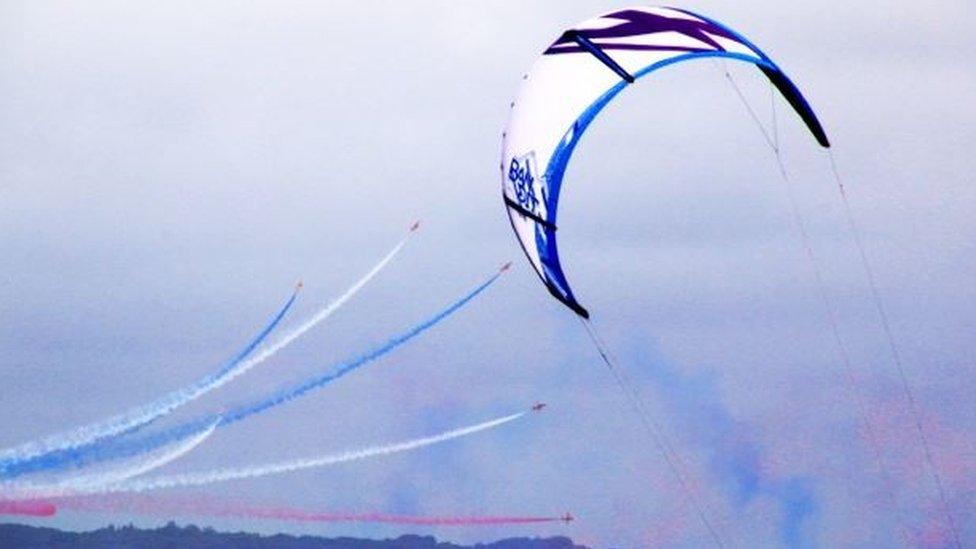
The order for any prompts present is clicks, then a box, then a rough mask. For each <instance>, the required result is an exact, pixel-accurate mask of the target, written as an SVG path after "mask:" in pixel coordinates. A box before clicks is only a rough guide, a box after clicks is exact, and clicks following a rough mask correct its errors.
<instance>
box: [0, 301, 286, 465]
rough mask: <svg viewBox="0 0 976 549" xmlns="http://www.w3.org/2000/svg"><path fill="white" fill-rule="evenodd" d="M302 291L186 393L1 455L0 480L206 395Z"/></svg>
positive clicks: (127, 430)
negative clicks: (14, 472) (47, 456)
mask: <svg viewBox="0 0 976 549" xmlns="http://www.w3.org/2000/svg"><path fill="white" fill-rule="evenodd" d="M300 288H301V285H299V286H297V287H296V288H295V291H294V292H293V293H292V294H291V297H289V299H288V301H287V302H286V303H285V304H284V306H283V307H282V308H281V310H280V311H278V313H277V314H276V315H275V316H274V318H273V319H272V320H271V322H269V323H268V325H267V326H265V327H264V329H263V330H261V332H260V333H258V335H257V336H255V337H254V339H252V340H251V341H250V342H248V344H247V345H246V346H245V347H244V348H243V349H242V350H241V351H240V352H239V353H238V354H237V355H236V356H234V357H233V358H232V359H231V360H229V361H228V362H226V363H225V364H224V365H223V366H222V367H221V368H220V369H219V370H217V371H216V372H213V373H211V374H208V375H206V376H204V377H203V378H201V379H199V380H197V381H196V382H195V383H193V384H191V385H189V386H186V387H184V388H182V389H177V390H175V391H173V392H171V393H169V394H167V395H165V396H163V397H161V398H159V399H156V400H155V401H153V402H150V403H149V404H145V405H141V406H138V407H136V408H133V409H131V410H129V411H127V412H123V413H121V414H118V415H116V416H112V417H110V418H107V419H104V420H102V421H99V422H96V423H92V424H88V425H84V426H81V427H77V428H75V429H73V430H71V431H68V432H65V433H59V434H56V435H51V436H48V437H45V438H43V439H40V440H37V441H31V442H28V443H25V444H21V445H20V446H15V447H13V448H9V449H7V450H5V451H3V452H0V478H4V477H9V476H10V475H9V473H10V471H13V470H16V469H17V467H18V466H20V465H23V464H25V463H28V462H33V461H37V460H40V459H43V458H44V457H45V456H46V455H48V454H51V453H56V452H60V451H70V450H71V449H72V448H81V447H85V446H89V445H92V444H95V443H97V442H99V441H101V440H104V439H106V438H111V437H116V436H120V435H124V434H128V433H132V432H135V431H137V430H139V429H141V428H142V427H144V426H146V425H148V424H149V423H152V422H154V421H156V420H157V419H159V418H160V417H163V416H165V415H167V414H169V413H170V412H172V411H173V410H175V409H177V408H179V407H180V406H182V405H184V404H186V403H188V402H190V401H192V400H194V399H196V398H198V397H199V396H201V395H203V394H205V393H206V392H207V391H208V390H209V389H210V388H212V387H213V386H215V385H216V384H217V383H218V382H220V381H222V380H224V378H225V377H227V376H230V375H231V374H233V373H234V372H235V368H237V366H238V365H239V364H241V362H242V361H243V360H244V359H246V358H247V357H248V356H249V355H250V354H251V353H252V352H253V351H254V349H255V348H257V346H258V345H260V344H261V343H262V342H263V341H264V340H265V339H266V338H267V337H268V335H270V334H271V332H272V331H273V330H274V329H275V328H276V327H277V326H278V324H279V323H280V322H281V320H282V319H283V318H284V317H285V315H286V314H287V313H288V311H289V310H290V309H291V307H292V305H293V304H294V303H295V299H296V298H297V297H298V292H299V289H300Z"/></svg>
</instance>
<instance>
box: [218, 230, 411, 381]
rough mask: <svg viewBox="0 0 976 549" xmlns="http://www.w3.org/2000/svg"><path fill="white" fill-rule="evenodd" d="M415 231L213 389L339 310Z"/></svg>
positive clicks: (387, 262) (272, 353)
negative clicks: (344, 289) (330, 300)
mask: <svg viewBox="0 0 976 549" xmlns="http://www.w3.org/2000/svg"><path fill="white" fill-rule="evenodd" d="M413 231H414V229H411V230H410V232H409V233H408V234H407V236H405V237H404V238H403V240H401V241H400V242H399V243H398V244H397V245H396V246H394V247H393V249H392V250H390V252H389V253H388V254H386V255H385V256H384V257H383V259H381V260H380V261H379V263H377V264H376V265H374V266H373V268H372V269H370V271H369V272H368V273H366V274H365V275H363V277H362V278H360V279H359V280H357V281H356V283H355V284H353V285H352V286H350V287H349V289H347V290H346V291H345V293H343V294H342V295H340V296H339V297H337V298H335V299H334V300H332V302H330V303H329V304H328V305H326V306H325V307H323V308H322V309H320V310H319V311H318V312H316V313H315V314H314V315H312V316H311V317H309V318H308V320H306V321H305V322H303V323H301V324H299V325H298V326H297V327H295V328H294V329H293V330H291V331H290V332H288V333H286V334H284V335H282V336H281V337H280V338H279V339H278V340H277V341H275V342H274V343H272V344H270V345H268V346H267V347H263V348H261V349H260V350H259V351H258V353H257V354H256V355H254V356H253V357H251V358H249V359H247V360H245V361H244V362H241V364H240V365H239V366H238V367H237V368H235V369H234V370H233V371H232V372H230V373H228V375H227V377H226V378H223V379H221V380H220V381H218V382H217V383H216V384H214V386H213V388H212V389H211V390H213V389H216V388H218V387H220V386H222V385H224V384H226V383H229V382H230V381H231V380H232V379H234V378H235V377H237V376H239V375H241V374H243V373H245V372H247V371H248V370H250V369H251V368H254V367H255V366H257V365H258V364H260V363H262V362H264V361H265V360H267V359H269V358H271V357H272V356H273V355H274V354H275V353H277V352H278V351H280V350H282V349H284V348H285V347H287V346H288V345H289V344H290V343H291V342H293V341H295V340H296V339H298V338H299V337H301V336H302V335H304V334H305V332H307V331H309V330H311V329H312V328H314V327H315V326H316V325H318V324H319V323H321V322H322V321H323V320H325V319H327V318H329V317H330V316H332V314H333V313H335V312H336V311H338V310H339V308H340V307H342V306H343V305H345V304H346V302H347V301H349V300H350V299H352V297H353V296H355V295H356V294H357V293H358V292H359V290H361V289H362V288H363V286H365V285H366V283H367V282H369V281H370V280H372V279H373V277H374V276H376V275H377V274H379V272H380V271H382V270H383V268H384V267H386V266H387V264H389V263H390V261H392V260H393V258H394V257H396V255H397V254H398V253H400V250H402V249H403V247H404V246H405V245H406V244H407V241H408V240H409V239H410V236H411V235H412V234H413Z"/></svg>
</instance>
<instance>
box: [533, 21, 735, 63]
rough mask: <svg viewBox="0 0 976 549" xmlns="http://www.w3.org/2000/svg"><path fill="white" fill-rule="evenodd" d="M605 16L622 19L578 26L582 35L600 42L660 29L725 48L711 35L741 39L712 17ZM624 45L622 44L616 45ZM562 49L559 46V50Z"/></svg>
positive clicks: (569, 40)
mask: <svg viewBox="0 0 976 549" xmlns="http://www.w3.org/2000/svg"><path fill="white" fill-rule="evenodd" d="M603 19H619V20H621V23H620V24H619V25H614V26H612V27H606V28H601V29H575V32H576V33H578V34H579V35H580V36H584V37H586V38H588V39H590V40H593V41H594V43H598V42H597V40H599V39H600V38H624V37H627V36H639V35H642V34H654V33H659V32H676V33H678V34H683V35H685V36H687V37H689V38H692V39H695V40H698V41H700V42H702V43H705V44H708V45H709V46H711V47H712V48H713V49H715V50H719V51H724V48H723V47H722V46H721V44H719V43H718V42H716V41H715V39H714V38H712V36H721V37H722V38H726V39H728V40H734V41H735V42H739V40H738V37H737V36H735V35H734V34H733V33H731V32H729V31H728V30H727V29H725V28H723V27H721V26H719V25H716V24H714V23H712V22H710V21H704V20H696V21H692V20H689V19H684V18H671V17H665V16H663V15H657V14H653V13H647V12H643V11H639V10H621V11H618V12H614V13H608V14H607V15H604V16H603ZM574 43H575V41H574V39H573V37H572V35H568V34H565V33H564V34H563V35H562V36H560V37H559V39H558V40H556V41H555V42H554V43H553V44H552V46H550V47H549V49H548V50H546V52H545V53H558V52H557V51H553V48H556V47H558V46H563V45H570V44H574ZM600 47H601V48H605V49H611V48H609V46H604V45H602V44H601V45H600ZM617 49H623V48H617ZM561 51H562V50H561V49H560V50H559V52H561ZM677 51H707V50H681V49H678V50H677Z"/></svg>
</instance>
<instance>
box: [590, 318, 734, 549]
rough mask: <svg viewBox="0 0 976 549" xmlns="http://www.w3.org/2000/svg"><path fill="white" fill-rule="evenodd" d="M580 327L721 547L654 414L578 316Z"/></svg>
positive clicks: (601, 342)
mask: <svg viewBox="0 0 976 549" xmlns="http://www.w3.org/2000/svg"><path fill="white" fill-rule="evenodd" d="M577 318H579V320H580V322H581V323H582V324H583V327H584V328H585V329H586V333H587V335H589V336H590V341H592V342H593V345H594V346H595V347H596V349H597V352H599V353H600V358H602V359H603V363H604V364H606V366H607V369H609V370H610V373H611V374H613V378H614V380H615V381H616V382H617V386H618V387H619V388H620V390H621V391H623V392H624V394H625V395H626V396H627V399H628V400H629V401H630V404H631V407H633V409H634V411H635V412H636V413H637V415H638V416H640V419H641V423H642V425H643V426H644V429H645V430H646V431H647V433H648V434H649V435H650V436H651V439H653V441H654V444H655V445H656V446H657V448H658V451H659V452H660V453H661V456H662V457H663V458H664V461H665V463H667V465H668V468H669V469H670V470H671V474H673V475H674V477H675V479H676V480H677V481H678V484H679V485H680V487H681V490H682V491H683V492H684V495H685V497H686V498H687V499H688V501H689V502H691V504H692V506H693V507H694V508H695V514H696V515H698V519H699V520H700V521H701V523H702V525H703V526H705V529H706V530H707V531H708V534H709V536H710V537H711V538H712V541H714V542H715V545H716V546H718V547H725V544H724V543H723V542H722V538H720V537H719V535H718V532H717V531H716V530H715V527H714V526H713V525H712V523H711V521H709V520H708V516H707V515H706V513H705V508H704V506H703V505H702V503H701V496H700V495H699V494H698V492H697V490H695V489H694V487H692V485H691V483H689V482H688V479H687V478H686V476H685V474H684V473H683V472H682V469H681V467H680V466H679V463H678V462H679V461H681V456H680V455H679V454H678V451H677V450H675V449H674V445H673V444H671V442H670V440H669V439H668V437H667V435H665V433H664V430H663V429H662V428H661V425H660V423H659V422H658V421H657V420H656V419H655V418H654V414H653V413H652V412H651V411H650V410H648V409H647V407H646V406H645V405H644V401H643V399H641V396H640V393H638V392H637V388H636V387H635V386H634V384H633V382H631V380H630V377H629V376H628V375H627V372H626V371H625V370H624V369H623V368H622V367H620V365H619V363H618V361H617V360H616V359H615V358H614V357H613V354H612V353H611V352H610V348H609V347H608V346H607V344H606V343H605V342H604V341H603V338H601V337H600V335H599V334H598V333H597V331H596V327H595V326H594V325H593V322H592V321H591V320H589V319H587V318H583V317H582V316H578V315H577Z"/></svg>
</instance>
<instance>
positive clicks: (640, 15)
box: [500, 8, 830, 318]
mask: <svg viewBox="0 0 976 549" xmlns="http://www.w3.org/2000/svg"><path fill="white" fill-rule="evenodd" d="M703 57H720V58H728V59H735V60H739V61H745V62H747V63H752V64H754V65H756V67H758V68H759V70H761V71H762V72H763V74H765V75H766V76H767V77H768V78H769V80H770V81H771V82H772V84H773V85H774V86H775V87H776V88H777V89H778V90H779V92H780V93H781V94H782V95H783V97H784V98H785V99H786V101H787V102H789V104H790V105H791V106H792V107H793V109H794V110H795V111H796V113H797V114H798V115H799V116H800V118H801V119H802V120H803V122H804V123H805V124H806V126H807V128H809V130H810V132H811V133H812V134H813V136H814V137H815V138H816V140H817V142H818V143H820V145H821V146H823V147H829V146H830V143H829V141H828V140H827V135H826V134H825V133H824V130H823V127H822V126H821V125H820V122H819V121H818V120H817V116H816V115H815V114H814V112H813V109H812V108H810V105H809V103H807V101H806V99H804V97H803V94H801V93H800V90H799V89H798V88H797V87H796V86H795V85H794V84H793V82H792V81H791V80H790V79H789V78H788V77H787V76H786V74H785V73H783V71H782V70H781V69H780V68H779V67H778V66H777V65H776V64H775V63H774V62H773V60H772V59H770V58H769V57H768V56H767V55H766V54H764V53H763V52H762V51H761V50H760V49H759V48H757V47H756V46H755V45H753V44H752V43H751V42H749V41H748V40H747V39H746V38H744V37H743V36H742V35H740V34H738V33H737V32H735V31H733V30H732V29H730V28H728V27H726V26H725V25H722V24H721V23H718V22H716V21H713V20H711V19H708V18H706V17H703V16H701V15H697V14H695V13H692V12H690V11H686V10H681V9H676V8H631V9H625V10H620V11H615V12H612V13H608V14H606V15H602V16H600V17H596V18H594V19H590V20H588V21H584V22H583V23H581V24H579V25H576V26H575V27H573V28H571V29H569V30H567V31H566V32H564V33H563V34H562V36H560V37H559V39H558V40H556V41H555V42H554V43H553V44H552V45H551V46H549V48H548V49H547V50H546V51H544V52H543V53H542V56H541V57H539V59H538V60H537V61H536V62H535V65H533V67H532V70H530V71H529V72H528V74H526V75H525V77H524V82H523V84H522V89H521V90H520V91H519V93H518V96H517V97H516V99H515V101H514V102H513V103H512V110H511V115H510V117H509V120H508V125H507V126H506V128H505V132H504V134H503V137H502V158H501V165H500V168H501V177H502V192H503V195H504V200H505V205H506V207H507V209H508V216H509V219H510V220H511V222H512V228H513V229H514V230H515V234H516V236H517V237H518V239H519V242H520V243H521V245H522V249H523V250H524V251H525V255H526V256H527V257H528V258H529V261H530V262H531V263H532V267H533V268H534V269H535V271H536V273H538V275H539V277H540V278H541V279H542V282H543V283H544V284H545V285H546V287H547V288H548V289H549V292H550V293H552V295H553V296H555V297H556V298H557V299H559V300H560V301H562V302H563V303H564V304H565V305H566V306H568V307H569V308H570V309H572V310H573V311H575V312H576V313H577V314H579V315H580V316H582V317H584V318H587V317H589V313H588V312H587V311H586V309H584V308H583V306H582V305H580V304H579V302H578V301H577V300H576V298H575V297H574V296H573V292H572V290H570V287H569V283H568V282H567V281H566V276H565V274H563V269H562V266H561V265H560V263H559V253H558V251H557V248H556V209H557V205H558V202H559V188H560V186H561V185H562V180H563V174H564V173H565V171H566V165H567V164H568V162H569V159H570V157H571V156H572V154H573V149H574V148H575V147H576V143H577V142H578V141H579V138H580V136H581V135H582V134H583V132H584V131H585V130H586V128H587V126H589V124H590V122H592V121H593V119H594V118H595V117H596V115H597V114H599V112H600V110H601V109H603V107H604V106H606V105H607V104H608V103H609V102H610V101H611V100H612V99H613V98H614V97H615V96H616V95H617V94H618V93H620V92H621V91H622V90H623V89H624V88H626V87H627V86H629V85H630V84H633V83H634V82H635V81H636V80H637V79H638V78H640V77H642V76H644V75H646V74H649V73H651V72H653V71H655V70H657V69H660V68H662V67H666V66H668V65H671V64H673V63H677V62H679V61H687V60H690V59H697V58H703Z"/></svg>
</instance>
